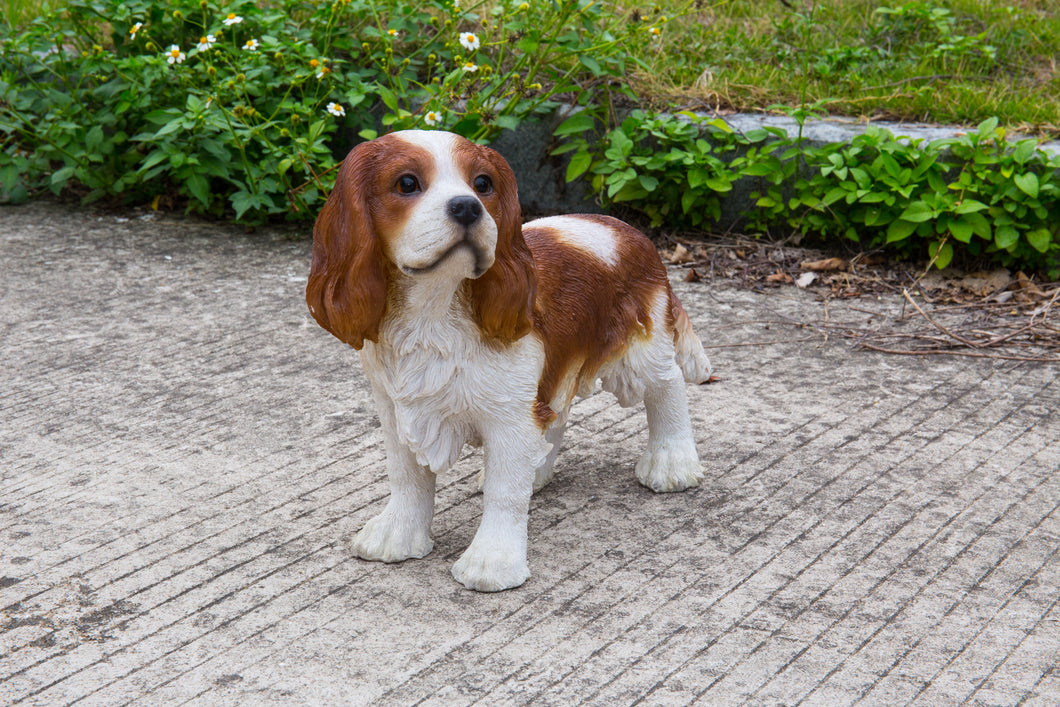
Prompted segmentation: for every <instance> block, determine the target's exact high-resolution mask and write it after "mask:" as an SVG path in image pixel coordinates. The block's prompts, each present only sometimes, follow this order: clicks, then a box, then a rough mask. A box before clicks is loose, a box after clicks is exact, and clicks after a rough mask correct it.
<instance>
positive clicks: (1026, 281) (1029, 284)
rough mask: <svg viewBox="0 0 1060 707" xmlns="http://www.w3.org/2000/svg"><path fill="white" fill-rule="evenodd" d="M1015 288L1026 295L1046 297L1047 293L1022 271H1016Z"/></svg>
mask: <svg viewBox="0 0 1060 707" xmlns="http://www.w3.org/2000/svg"><path fill="white" fill-rule="evenodd" d="M1014 289H1015V290H1017V291H1019V293H1020V294H1022V295H1024V296H1025V297H1044V296H1045V293H1044V292H1042V291H1041V289H1040V288H1039V287H1038V286H1037V285H1035V284H1034V282H1033V281H1032V280H1031V279H1030V278H1029V277H1027V276H1026V275H1024V274H1023V272H1022V271H1020V272H1018V273H1016V282H1015V287H1014Z"/></svg>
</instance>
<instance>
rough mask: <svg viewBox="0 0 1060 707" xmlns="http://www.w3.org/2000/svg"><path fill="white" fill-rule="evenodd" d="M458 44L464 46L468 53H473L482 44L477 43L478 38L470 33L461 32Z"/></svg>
mask: <svg viewBox="0 0 1060 707" xmlns="http://www.w3.org/2000/svg"><path fill="white" fill-rule="evenodd" d="M460 43H461V44H462V45H464V49H467V50H468V51H469V52H473V51H475V50H476V49H478V48H479V47H480V46H481V45H482V43H481V42H480V41H479V38H478V37H476V36H475V35H474V34H473V33H472V32H461V33H460Z"/></svg>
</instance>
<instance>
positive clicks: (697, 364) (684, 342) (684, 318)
mask: <svg viewBox="0 0 1060 707" xmlns="http://www.w3.org/2000/svg"><path fill="white" fill-rule="evenodd" d="M670 311H671V312H672V313H673V321H674V357H675V358H676V359H677V365H678V366H680V367H681V372H682V373H683V374H684V376H685V380H686V381H688V382H689V383H704V382H706V380H707V379H708V378H710V359H708V358H707V354H706V352H705V351H704V350H703V342H701V341H700V340H699V337H698V336H696V332H694V331H692V322H691V321H690V320H689V319H688V314H687V313H686V312H685V308H684V307H682V306H681V300H679V299H677V295H675V294H674V293H673V292H672V291H671V292H670Z"/></svg>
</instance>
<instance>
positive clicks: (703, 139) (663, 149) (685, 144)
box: [556, 110, 738, 227]
mask: <svg viewBox="0 0 1060 707" xmlns="http://www.w3.org/2000/svg"><path fill="white" fill-rule="evenodd" d="M588 127H590V125H589V122H588V120H587V118H586V117H585V116H582V115H576V116H573V117H572V118H569V119H568V120H567V121H565V122H564V123H563V124H562V125H560V127H559V129H558V130H557V134H559V135H568V134H574V133H577V132H581V131H582V130H584V129H586V128H588ZM737 141H738V136H737V135H736V134H735V133H734V132H733V131H732V129H731V128H730V127H729V126H728V125H726V124H725V123H724V122H723V121H721V120H706V119H703V118H700V117H698V116H696V115H695V114H692V113H681V114H680V115H679V116H678V118H677V119H673V118H670V117H664V116H649V115H648V114H647V113H645V112H643V111H639V110H638V111H634V112H633V113H632V114H631V115H630V116H629V117H628V118H626V119H625V121H623V123H622V125H621V126H620V127H619V128H617V129H615V130H613V131H611V132H610V133H608V135H607V137H606V145H605V147H604V151H603V154H602V155H601V156H600V157H599V158H598V159H596V160H595V161H594V160H593V159H592V156H591V154H590V144H589V142H588V141H587V140H586V139H585V138H584V137H580V138H575V139H573V140H571V141H570V142H569V143H568V144H567V145H566V146H564V147H561V148H559V149H558V150H557V151H556V154H563V153H565V152H574V153H575V154H574V156H573V158H572V160H571V162H570V168H569V169H568V171H567V178H568V179H569V180H570V179H574V178H577V177H578V176H580V175H581V174H582V173H584V172H586V171H588V172H589V173H590V175H591V182H592V185H593V187H594V189H595V190H596V191H598V192H599V193H600V194H601V197H602V200H603V203H604V204H605V205H609V204H617V203H622V202H636V204H637V206H638V208H639V209H640V210H641V211H643V212H644V213H646V214H647V215H648V216H650V217H651V222H652V225H653V226H658V225H661V224H662V223H664V222H667V221H670V220H672V219H677V220H680V221H681V222H682V223H687V224H688V225H690V226H693V227H699V226H705V225H706V224H707V223H709V222H711V221H713V220H717V219H718V218H720V216H721V195H723V194H725V193H727V192H728V191H730V190H731V189H732V180H733V178H734V177H735V176H736V172H735V171H734V170H733V168H732V167H731V166H730V165H729V164H728V161H727V159H725V156H726V155H725V153H731V152H732V150H733V149H734V147H735V146H736V144H737Z"/></svg>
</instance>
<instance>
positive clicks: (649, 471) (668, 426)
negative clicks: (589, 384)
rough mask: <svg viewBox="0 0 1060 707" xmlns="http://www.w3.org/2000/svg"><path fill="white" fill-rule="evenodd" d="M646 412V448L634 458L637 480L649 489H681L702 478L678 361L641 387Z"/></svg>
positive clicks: (657, 490)
mask: <svg viewBox="0 0 1060 707" xmlns="http://www.w3.org/2000/svg"><path fill="white" fill-rule="evenodd" d="M644 407H645V409H646V410H647V413H648V449H647V450H646V451H645V452H644V454H643V455H642V456H641V458H640V460H639V461H638V462H637V468H636V474H637V480H638V481H640V483H642V484H644V485H645V486H647V487H648V488H650V489H651V490H652V491H656V492H665V491H681V490H684V489H686V488H689V487H691V486H697V485H698V484H699V482H700V480H702V478H703V468H702V466H700V463H699V454H698V452H696V443H695V440H694V438H693V436H692V424H691V420H690V419H689V415H688V396H687V395H686V393H685V380H684V376H682V375H681V370H680V369H679V368H678V366H677V364H676V363H675V364H673V365H672V368H671V371H670V373H669V375H666V376H664V377H662V378H659V379H656V380H654V381H652V382H650V383H649V384H648V386H647V388H646V390H645V391H644Z"/></svg>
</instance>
